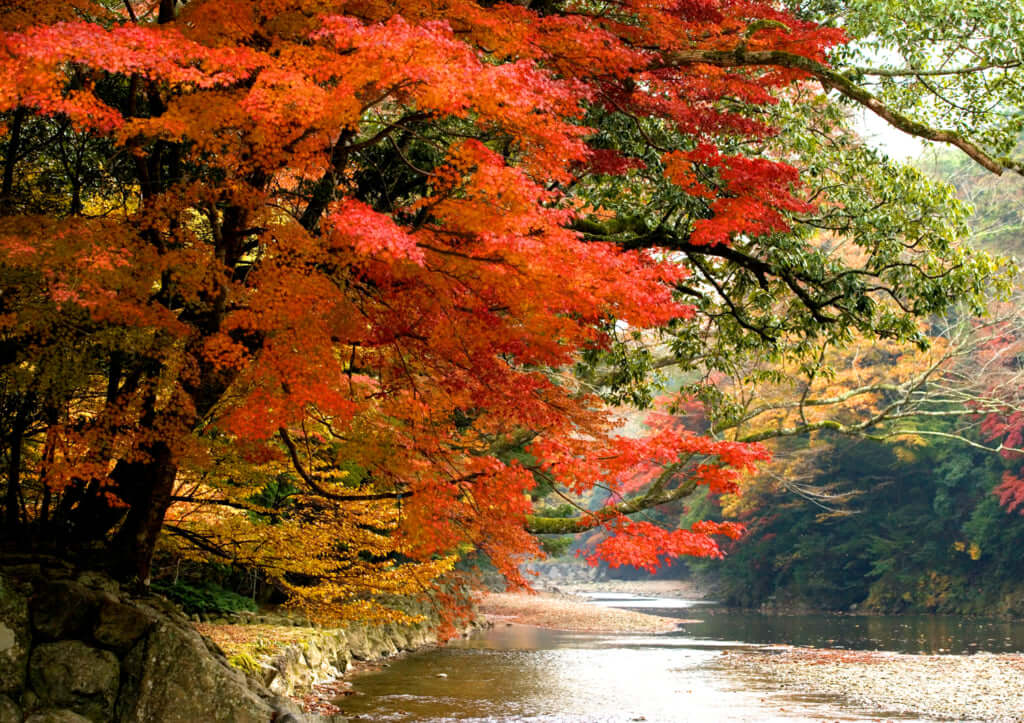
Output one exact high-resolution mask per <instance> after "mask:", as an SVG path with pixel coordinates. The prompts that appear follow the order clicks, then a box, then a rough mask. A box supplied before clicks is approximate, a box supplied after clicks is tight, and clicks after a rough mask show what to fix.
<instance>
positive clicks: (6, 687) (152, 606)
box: [0, 559, 310, 723]
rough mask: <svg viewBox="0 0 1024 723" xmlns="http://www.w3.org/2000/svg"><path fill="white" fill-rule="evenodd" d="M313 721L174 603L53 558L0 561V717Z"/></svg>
mask: <svg viewBox="0 0 1024 723" xmlns="http://www.w3.org/2000/svg"><path fill="white" fill-rule="evenodd" d="M288 715H292V716H295V718H293V720H310V719H309V718H305V717H302V716H301V713H300V711H299V709H298V708H297V706H295V704H294V703H292V702H291V701H288V700H285V699H281V698H279V697H277V696H275V695H274V694H273V693H271V692H270V691H269V690H267V689H266V688H265V687H264V686H262V685H261V684H260V683H259V682H258V681H255V680H253V679H250V678H247V677H246V676H245V675H244V674H243V673H241V672H240V671H238V670H235V669H234V668H232V667H230V666H229V665H228V664H227V661H226V659H225V658H224V655H223V654H222V653H221V652H220V650H219V649H217V647H216V646H215V645H213V644H212V643H210V642H209V641H208V640H207V639H205V638H204V637H203V636H201V635H200V634H199V633H198V632H197V631H196V630H195V629H194V628H193V627H192V625H191V624H190V623H189V621H188V620H187V619H186V618H185V617H184V615H182V614H181V613H180V612H179V611H178V610H177V608H175V607H174V606H173V605H172V604H170V603H169V602H167V601H166V600H164V599H163V598H160V597H157V596H147V597H144V598H139V599H136V598H133V597H132V596H130V595H128V594H126V593H125V592H124V591H122V590H121V588H120V587H119V586H118V584H117V583H116V582H114V581H113V580H111V579H109V578H107V577H105V576H103V575H99V574H96V573H90V572H82V573H79V572H76V571H75V570H73V569H72V568H71V567H70V566H68V565H66V564H64V563H62V562H61V561H59V560H53V559H47V560H41V561H40V560H39V559H34V560H31V561H27V560H20V561H17V560H16V561H13V564H12V561H11V560H4V561H0V723H22V721H24V722H25V723H85V722H86V721H95V722H97V723H98V722H101V721H102V722H106V721H119V722H123V723H154V722H157V721H159V722H165V723H195V721H210V722H215V721H224V722H225V723H227V722H228V721H231V722H232V723H266V722H267V721H271V720H275V719H276V720H283V719H284V718H283V717H282V716H288Z"/></svg>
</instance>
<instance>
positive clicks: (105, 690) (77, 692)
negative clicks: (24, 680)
mask: <svg viewBox="0 0 1024 723" xmlns="http://www.w3.org/2000/svg"><path fill="white" fill-rule="evenodd" d="M119 677H120V665H119V664H118V662H117V658H116V657H115V656H114V655H113V653H111V652H109V651H107V650H98V649H96V648H90V647H89V646H88V645H86V644H85V643H83V642H81V641H79V640H64V641H61V642H59V643H45V644H43V645H38V646H36V648H35V649H34V650H33V651H32V656H31V659H30V660H29V666H28V678H29V684H30V685H31V686H32V690H33V691H34V692H35V694H36V695H37V696H38V697H39V700H40V702H41V703H42V705H44V706H48V707H53V708H70V709H71V710H73V711H75V712H76V713H79V714H81V715H83V716H85V717H86V718H89V719H90V720H94V721H108V720H110V719H111V718H112V717H113V713H114V702H115V700H116V699H117V688H118V681H119Z"/></svg>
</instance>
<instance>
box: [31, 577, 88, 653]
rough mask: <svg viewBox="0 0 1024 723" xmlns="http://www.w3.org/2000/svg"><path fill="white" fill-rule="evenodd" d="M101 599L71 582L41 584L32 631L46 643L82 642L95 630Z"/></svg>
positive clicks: (34, 597) (61, 581)
mask: <svg viewBox="0 0 1024 723" xmlns="http://www.w3.org/2000/svg"><path fill="white" fill-rule="evenodd" d="M100 595H101V593H98V592H97V591H95V590H90V589H89V588H87V587H85V585H82V584H80V583H77V582H73V581H72V580H53V581H47V582H40V583H39V584H38V585H37V586H36V591H35V595H34V596H33V598H32V628H33V629H34V630H35V632H36V634H37V635H38V636H39V637H40V638H43V639H44V640H66V639H68V638H72V639H79V640H80V639H83V638H85V637H87V636H88V634H89V632H90V630H91V629H92V623H93V620H94V619H95V616H96V610H97V608H98V607H99V604H100V600H101V597H100Z"/></svg>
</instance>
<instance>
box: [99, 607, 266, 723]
mask: <svg viewBox="0 0 1024 723" xmlns="http://www.w3.org/2000/svg"><path fill="white" fill-rule="evenodd" d="M123 673H124V674H123V680H122V685H121V695H120V697H119V698H118V702H117V719H118V720H119V721H121V722H122V723H150V721H160V722H161V723H194V722H195V721H204V722H208V723H267V721H269V720H271V718H272V715H273V713H274V710H273V708H271V706H270V705H269V704H268V703H266V702H265V701H264V700H263V699H262V698H260V697H259V696H258V695H257V694H256V693H255V692H253V690H251V689H250V687H249V683H248V681H247V679H246V678H245V676H244V675H243V674H242V673H241V672H239V671H237V670H235V669H233V668H231V667H230V666H228V664H227V661H226V660H224V658H223V657H220V656H215V655H212V654H211V653H210V651H209V650H208V649H207V647H206V644H205V643H204V642H203V639H202V637H201V636H200V635H199V634H198V633H197V632H195V631H194V630H192V629H191V628H188V627H184V626H178V625H175V624H172V623H169V622H166V621H160V622H158V623H156V624H155V625H154V626H153V628H152V629H151V631H150V632H149V634H148V635H147V636H146V637H145V638H143V639H142V640H140V641H139V642H138V643H137V644H136V645H135V647H134V648H132V650H131V652H129V653H128V655H127V656H125V658H124V660H123Z"/></svg>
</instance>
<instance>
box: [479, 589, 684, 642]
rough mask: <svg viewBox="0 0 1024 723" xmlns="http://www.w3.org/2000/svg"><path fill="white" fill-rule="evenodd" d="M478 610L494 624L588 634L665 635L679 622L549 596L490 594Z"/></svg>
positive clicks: (543, 594) (576, 599)
mask: <svg viewBox="0 0 1024 723" xmlns="http://www.w3.org/2000/svg"><path fill="white" fill-rule="evenodd" d="M479 610H480V612H481V613H483V615H484V616H485V617H486V618H487V619H488V620H490V621H491V622H493V623H495V624H501V623H519V624H522V625H535V626H537V627H540V628H554V629H556V630H571V631H574V632H587V633H665V632H669V631H670V630H675V629H676V628H677V627H678V624H679V622H680V621H679V620H675V619H673V618H663V617H659V616H657V615H645V614H643V613H638V612H634V611H632V610H619V609H615V608H605V607H599V606H597V605H592V604H590V603H586V602H584V601H582V600H581V599H579V598H575V597H572V596H568V595H554V594H550V593H537V594H528V593H490V594H488V595H487V596H485V597H484V598H483V599H482V600H481V601H480V603H479Z"/></svg>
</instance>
